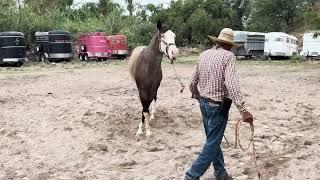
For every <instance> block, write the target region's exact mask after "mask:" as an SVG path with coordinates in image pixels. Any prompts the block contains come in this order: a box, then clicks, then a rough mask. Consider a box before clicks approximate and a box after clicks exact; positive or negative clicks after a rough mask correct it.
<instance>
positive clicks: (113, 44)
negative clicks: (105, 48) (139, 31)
mask: <svg viewBox="0 0 320 180" xmlns="http://www.w3.org/2000/svg"><path fill="white" fill-rule="evenodd" d="M108 39H109V41H110V48H111V50H112V56H113V57H116V58H121V59H125V58H126V57H127V55H128V40H127V36H125V35H122V34H118V35H113V36H108Z"/></svg>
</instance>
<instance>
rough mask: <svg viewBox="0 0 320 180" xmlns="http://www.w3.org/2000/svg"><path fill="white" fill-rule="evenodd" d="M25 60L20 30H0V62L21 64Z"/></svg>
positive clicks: (24, 46) (23, 40) (22, 37)
mask: <svg viewBox="0 0 320 180" xmlns="http://www.w3.org/2000/svg"><path fill="white" fill-rule="evenodd" d="M25 61H26V44H25V38H24V34H23V33H21V32H0V63H1V64H12V65H16V66H22V65H23V63H24V62H25Z"/></svg>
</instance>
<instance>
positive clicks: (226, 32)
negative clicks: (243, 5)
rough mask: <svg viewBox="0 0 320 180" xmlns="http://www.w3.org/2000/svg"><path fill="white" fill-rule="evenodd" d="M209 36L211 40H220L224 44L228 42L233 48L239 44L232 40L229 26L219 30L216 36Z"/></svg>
mask: <svg viewBox="0 0 320 180" xmlns="http://www.w3.org/2000/svg"><path fill="white" fill-rule="evenodd" d="M209 38H210V40H211V41H213V42H221V43H225V44H230V45H232V46H233V47H234V48H238V47H240V46H241V45H240V44H237V43H234V42H233V38H234V33H233V30H232V29H230V28H224V29H222V31H221V32H220V34H219V36H218V37H217V38H216V37H213V36H209Z"/></svg>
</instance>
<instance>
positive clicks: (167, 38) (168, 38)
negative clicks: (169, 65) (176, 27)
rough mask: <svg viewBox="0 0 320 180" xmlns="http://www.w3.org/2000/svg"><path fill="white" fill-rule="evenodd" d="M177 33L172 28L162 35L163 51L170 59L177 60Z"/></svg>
mask: <svg viewBox="0 0 320 180" xmlns="http://www.w3.org/2000/svg"><path fill="white" fill-rule="evenodd" d="M175 39H176V34H175V33H174V32H172V31H171V30H168V31H167V32H165V33H163V34H162V36H161V43H160V48H161V51H162V52H163V53H164V54H165V55H167V56H168V57H169V59H170V60H176V58H177V56H178V53H179V51H178V48H177V46H176V45H175V44H176V42H175Z"/></svg>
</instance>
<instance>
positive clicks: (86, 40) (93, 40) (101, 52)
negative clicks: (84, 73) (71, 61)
mask: <svg viewBox="0 0 320 180" xmlns="http://www.w3.org/2000/svg"><path fill="white" fill-rule="evenodd" d="M78 47H79V58H80V60H82V61H88V60H90V59H95V60H106V59H107V58H110V57H111V49H110V43H109V41H108V37H107V36H106V35H105V34H104V33H103V32H94V33H87V34H81V35H79V37H78Z"/></svg>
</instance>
